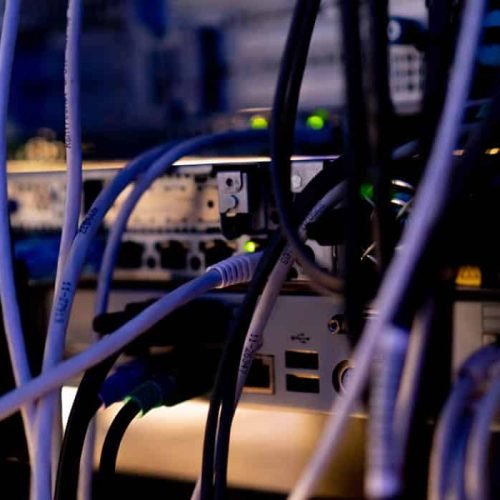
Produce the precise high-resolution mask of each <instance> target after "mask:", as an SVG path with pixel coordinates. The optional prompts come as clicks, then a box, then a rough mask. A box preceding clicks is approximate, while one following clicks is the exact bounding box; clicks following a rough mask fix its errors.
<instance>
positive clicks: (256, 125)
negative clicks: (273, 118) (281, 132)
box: [250, 115, 269, 130]
mask: <svg viewBox="0 0 500 500" xmlns="http://www.w3.org/2000/svg"><path fill="white" fill-rule="evenodd" d="M268 125H269V122H268V121H267V118H266V117H265V116H262V115H254V116H252V117H251V118H250V128H253V129H254V130H263V129H266V128H267V127H268Z"/></svg>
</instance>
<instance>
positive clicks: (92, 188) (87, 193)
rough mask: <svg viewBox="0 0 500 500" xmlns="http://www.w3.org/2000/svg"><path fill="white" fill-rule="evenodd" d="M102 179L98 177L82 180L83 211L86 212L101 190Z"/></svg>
mask: <svg viewBox="0 0 500 500" xmlns="http://www.w3.org/2000/svg"><path fill="white" fill-rule="evenodd" d="M103 184H104V183H103V181H101V180H99V179H87V180H84V181H83V213H85V214H86V213H87V212H88V211H89V210H90V207H91V206H92V204H93V203H94V201H95V200H96V198H97V196H99V193H100V192H101V191H102V187H103Z"/></svg>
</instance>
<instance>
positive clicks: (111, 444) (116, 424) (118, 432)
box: [98, 399, 142, 498]
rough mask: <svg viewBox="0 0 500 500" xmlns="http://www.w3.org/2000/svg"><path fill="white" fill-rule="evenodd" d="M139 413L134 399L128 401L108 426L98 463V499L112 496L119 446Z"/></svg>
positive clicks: (139, 409) (139, 410)
mask: <svg viewBox="0 0 500 500" xmlns="http://www.w3.org/2000/svg"><path fill="white" fill-rule="evenodd" d="M141 411H142V409H141V406H140V405H139V403H138V402H137V401H136V400H135V399H130V400H129V401H128V402H127V403H125V404H124V405H123V406H122V408H121V409H120V411H119V412H118V413H117V414H116V416H115V418H114V419H113V422H112V423H111V425H110V426H109V429H108V432H107V433H106V437H105V439H104V443H103V445H102V451H101V458H100V461H99V475H98V478H99V491H100V495H99V496H100V498H110V496H111V494H112V483H113V477H114V475H115V469H116V460H117V458H118V450H119V448H120V444H121V442H122V439H123V436H124V434H125V432H126V431H127V429H128V427H129V425H130V424H131V423H132V421H133V420H134V418H135V417H136V416H137V415H139V413H141Z"/></svg>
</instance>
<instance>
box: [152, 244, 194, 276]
mask: <svg viewBox="0 0 500 500" xmlns="http://www.w3.org/2000/svg"><path fill="white" fill-rule="evenodd" d="M156 250H157V251H158V253H159V254H160V265H161V267H163V269H176V270H181V269H185V268H186V267H187V256H188V249H187V247H186V245H184V244H183V243H182V242H180V241H175V240H172V241H163V242H161V243H157V244H156Z"/></svg>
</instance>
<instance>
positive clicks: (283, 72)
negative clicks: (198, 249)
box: [270, 0, 343, 292]
mask: <svg viewBox="0 0 500 500" xmlns="http://www.w3.org/2000/svg"><path fill="white" fill-rule="evenodd" d="M319 4H320V1H319V0H298V1H297V2H296V4H295V8H294V12H293V16H292V22H291V25H290V29H289V32H288V37H287V41H286V44H285V50H284V53H283V56H282V59H281V63H280V71H279V76H278V82H277V85H276V91H275V95H274V101H273V110H272V118H271V125H270V134H271V135H270V139H271V144H270V149H271V168H270V173H271V181H272V186H273V192H274V198H275V203H276V209H277V212H278V215H279V218H280V227H281V230H282V232H283V234H284V236H285V237H286V239H287V241H288V243H289V244H290V245H291V246H292V248H293V251H294V254H295V256H296V259H297V261H298V262H299V263H300V264H301V265H302V267H303V269H304V272H305V273H306V274H307V275H309V276H310V278H311V279H312V280H313V281H314V282H316V283H317V284H318V285H320V286H321V287H322V288H325V289H326V290H330V291H335V292H339V291H340V290H341V289H342V285H343V284H342V281H341V280H340V279H339V278H337V277H335V276H332V275H331V274H330V273H328V272H325V271H324V270H323V269H322V268H321V267H319V266H318V265H317V264H316V263H315V262H314V260H313V259H311V257H310V256H309V254H308V253H307V250H306V249H305V247H304V244H303V242H302V240H301V239H300V237H299V235H298V233H297V228H296V216H295V215H294V213H293V209H292V193H291V192H290V178H291V164H290V157H291V155H292V151H293V141H294V129H295V121H296V116H297V106H298V100H299V93H300V87H301V84H302V78H303V75H304V70H305V65H306V60H307V54H308V51H309V45H310V42H311V37H312V32H313V28H314V24H315V21H316V17H317V14H318V9H319Z"/></svg>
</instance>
